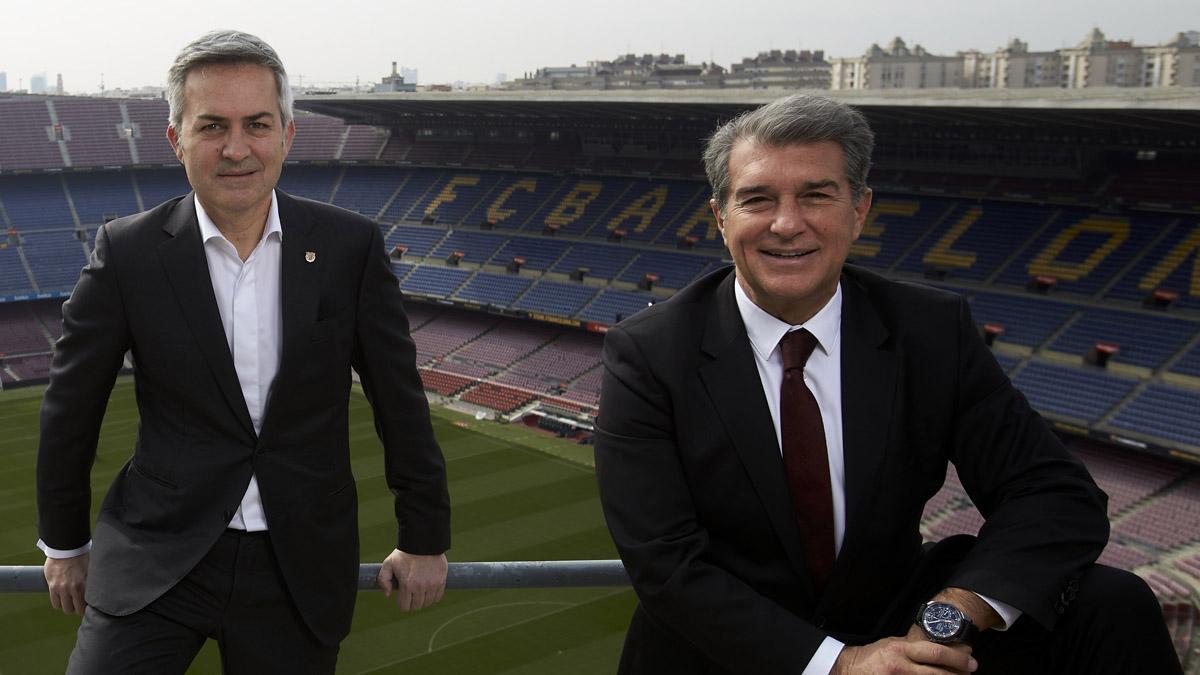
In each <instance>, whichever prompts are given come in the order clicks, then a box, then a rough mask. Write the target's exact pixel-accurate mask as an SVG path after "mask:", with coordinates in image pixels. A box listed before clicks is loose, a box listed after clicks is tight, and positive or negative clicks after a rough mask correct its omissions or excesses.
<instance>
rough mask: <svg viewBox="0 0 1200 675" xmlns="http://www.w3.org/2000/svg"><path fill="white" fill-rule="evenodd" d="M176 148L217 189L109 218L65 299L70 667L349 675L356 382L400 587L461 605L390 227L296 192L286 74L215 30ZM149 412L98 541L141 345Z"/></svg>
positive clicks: (193, 75) (59, 523)
mask: <svg viewBox="0 0 1200 675" xmlns="http://www.w3.org/2000/svg"><path fill="white" fill-rule="evenodd" d="M168 99H169V102H170V107H171V119H170V126H169V128H168V131H167V137H168V139H169V141H170V142H171V145H172V146H173V147H174V148H175V151H176V154H177V155H178V157H179V159H180V161H181V162H182V163H183V165H184V168H185V169H186V171H187V175H188V180H189V182H190V183H191V185H192V187H193V189H194V192H193V193H192V194H190V195H188V196H186V197H182V198H177V199H172V200H170V201H168V202H166V203H164V204H161V205H159V206H157V207H155V208H154V209H151V210H150V211H147V212H145V213H141V214H138V215H135V216H130V217H128V218H122V219H119V220H116V221H113V222H111V223H108V224H107V225H105V226H104V227H102V228H101V229H100V230H99V232H98V233H97V235H96V246H95V251H94V252H93V254H92V257H91V260H90V261H89V263H88V265H87V267H86V268H85V269H84V271H83V274H82V276H81V278H80V280H79V283H78V284H77V286H76V287H75V290H74V292H73V293H72V295H71V298H70V300H69V301H67V303H66V304H65V305H64V307H63V336H62V338H61V339H60V340H59V341H58V343H57V345H56V347H55V356H54V362H53V366H52V370H51V382H50V386H49V388H48V389H47V390H46V394H45V399H44V401H43V405H42V431H41V442H40V446H39V451H38V452H39V454H38V506H39V534H40V536H41V541H40V542H39V547H41V548H42V549H43V550H44V551H46V554H47V560H46V564H45V573H46V579H47V581H48V583H49V586H50V598H51V603H52V604H53V606H54V607H56V608H60V609H62V610H63V611H65V612H73V613H81V614H83V621H82V623H81V626H80V629H79V636H78V639H77V642H76V647H75V650H74V652H73V653H72V656H71V663H70V668H69V670H70V672H76V673H116V672H121V673H125V672H149V673H171V672H179V673H181V672H183V671H184V670H186V668H187V666H188V664H189V663H190V662H191V660H192V659H193V658H194V656H195V654H196V652H197V651H198V650H199V648H200V647H201V645H202V644H203V643H204V641H205V640H206V639H208V638H213V639H216V640H217V641H218V643H219V645H220V648H221V654H222V665H223V670H224V671H225V672H232V673H237V672H247V673H249V672H254V673H263V672H288V673H303V672H317V673H330V672H333V669H334V664H335V662H336V658H337V651H338V644H339V643H340V641H341V640H342V638H344V637H345V635H346V634H347V633H348V632H349V628H350V620H351V615H352V613H353V608H354V601H355V595H356V587H357V577H358V562H359V560H358V525H357V511H356V506H357V497H356V490H355V481H354V477H353V475H352V474H351V471H350V457H349V448H348V422H347V420H348V410H347V406H348V401H349V395H350V387H351V372H350V371H351V368H353V369H354V370H356V371H357V372H358V374H359V376H360V379H361V382H362V387H363V391H364V392H365V393H366V395H367V398H368V399H369V400H370V402H371V405H372V407H373V409H374V415H375V427H376V430H377V432H378V434H379V437H380V439H381V440H382V442H383V447H384V451H385V474H386V479H387V483H388V485H389V487H390V488H391V489H392V492H393V493H394V495H395V498H396V501H395V512H396V518H397V521H398V525H399V534H398V540H397V545H396V550H394V551H393V552H392V553H391V554H390V555H388V556H387V559H386V560H385V561H384V564H383V569H382V570H381V572H380V585H381V586H383V587H384V589H385V590H386V591H387V592H388V594H389V595H390V594H391V592H392V591H393V578H395V579H397V580H398V583H399V586H398V589H397V592H398V603H399V604H400V606H401V608H402V609H404V610H410V609H419V608H421V607H424V606H426V605H428V604H431V603H433V602H436V601H437V600H438V599H440V597H441V594H442V591H443V589H444V584H445V576H446V568H447V565H446V558H445V555H444V552H445V550H446V549H447V548H448V547H449V499H448V495H447V491H446V482H445V464H444V460H443V458H442V455H441V451H440V449H439V448H438V445H437V442H436V441H435V439H434V437H433V431H432V427H431V424H430V420H429V409H428V404H427V402H426V400H425V397H424V393H423V389H422V386H421V382H420V379H419V377H418V376H417V371H416V369H415V367H414V358H415V356H414V355H415V349H414V345H413V341H412V339H411V338H410V336H409V334H408V324H407V320H406V318H405V315H404V310H403V307H402V304H401V295H400V290H399V288H398V285H397V283H396V279H395V277H394V276H393V275H392V274H391V272H390V269H389V264H388V260H387V256H386V254H385V252H384V250H383V242H382V237H381V235H380V233H379V230H378V228H377V227H376V226H375V224H374V223H372V222H371V221H369V220H367V219H365V218H362V217H360V216H358V215H355V214H351V213H349V212H346V211H343V210H340V209H337V208H334V207H331V206H328V205H324V204H319V203H316V202H311V201H308V200H303V199H295V198H292V197H289V196H287V195H285V194H283V193H281V192H277V191H276V190H275V189H274V188H275V184H276V182H277V181H278V179H279V174H280V171H281V167H282V164H283V159H284V157H285V156H286V155H287V152H288V149H289V148H290V146H291V141H292V137H293V135H294V133H295V126H294V123H293V120H292V110H291V93H290V89H289V87H288V83H287V76H286V74H285V72H284V70H283V66H282V63H281V62H280V61H279V57H278V56H277V55H276V54H275V52H274V50H272V49H271V47H270V46H269V45H267V44H266V43H264V42H262V41H261V40H259V39H258V38H256V37H254V36H251V35H247V34H244V33H238V32H232V31H227V32H215V33H210V34H208V35H205V36H203V37H201V38H200V39H198V40H196V41H195V42H193V43H192V44H190V45H188V46H187V47H185V48H184V49H183V51H181V52H180V54H179V56H178V57H177V59H176V62H175V64H174V65H173V67H172V69H171V72H170V75H169V89H168ZM127 351H128V352H130V353H131V356H132V359H133V363H134V373H135V375H134V377H135V383H136V394H137V403H138V410H139V413H140V422H139V427H138V439H137V444H136V446H135V447H134V449H133V456H132V457H131V458H130V460H129V461H128V463H127V464H126V465H125V466H124V467H123V468H122V469H121V470H120V471H119V472H118V474H117V476H116V479H115V480H114V481H113V484H112V487H111V488H110V489H109V492H108V495H107V497H106V498H105V501H104V504H103V506H102V507H101V510H100V514H99V517H98V520H97V522H96V526H95V530H94V533H91V528H90V523H91V519H90V503H91V497H90V494H91V493H90V488H89V474H90V470H91V465H92V462H93V460H94V458H95V453H96V441H97V436H98V434H99V429H100V423H101V419H102V417H103V415H104V410H105V405H106V402H107V399H108V396H109V392H110V391H111V389H112V386H113V383H114V380H115V377H116V375H117V372H118V370H119V369H120V367H121V364H122V360H123V358H124V355H125V353H126V352H127Z"/></svg>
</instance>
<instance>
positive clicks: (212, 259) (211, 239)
mask: <svg viewBox="0 0 1200 675" xmlns="http://www.w3.org/2000/svg"><path fill="white" fill-rule="evenodd" d="M195 202H196V218H197V219H198V220H199V221H200V240H201V241H203V242H204V256H205V258H207V259H208V274H209V277H210V278H211V279H212V287H213V295H214V296H215V297H216V299H217V309H218V310H220V312H221V323H222V324H224V327H225V340H226V342H227V343H228V345H229V353H230V354H231V355H232V356H233V366H234V368H235V369H236V370H237V376H238V382H239V383H240V384H241V387H242V397H243V398H245V399H246V407H247V408H248V409H249V412H250V421H251V422H253V423H254V432H255V433H259V432H261V431H262V418H263V412H264V411H265V410H266V408H267V402H268V401H269V399H270V396H271V384H272V383H273V382H274V381H275V373H276V372H278V370H279V357H280V353H281V351H282V345H281V336H282V334H283V299H282V295H281V294H280V273H281V267H280V260H281V259H282V248H283V244H282V242H283V230H282V228H281V227H280V225H279V202H278V201H277V200H276V198H275V193H274V192H272V193H271V209H270V211H269V212H268V214H267V224H266V227H264V228H263V234H262V238H261V239H259V241H258V245H257V246H255V248H254V251H253V252H251V253H250V257H248V258H247V259H246V261H245V262H242V259H241V258H240V257H239V256H238V253H237V247H235V246H234V245H233V243H231V242H230V241H229V240H228V239H226V238H225V236H224V235H222V234H221V231H220V230H219V229H217V226H216V224H215V223H213V221H212V219H211V218H209V217H208V213H207V212H206V211H205V210H204V207H203V206H201V204H200V200H199V199H198V198H197V199H195ZM228 526H229V527H230V528H233V529H237V530H248V531H251V532H254V531H260V530H265V529H267V514H266V512H265V511H264V510H263V505H262V498H261V497H260V496H259V493H258V479H257V478H256V477H255V476H254V475H251V476H250V485H249V486H248V487H247V488H246V493H245V495H243V496H242V502H241V504H240V505H239V506H238V509H237V512H236V513H235V514H234V516H233V519H232V520H230V521H229V525H228ZM37 546H38V548H40V549H41V550H42V551H43V552H44V553H45V554H46V557H48V558H73V557H75V556H79V555H83V554H84V553H87V552H89V551H91V550H92V542H90V541H89V542H88V543H87V544H85V545H83V546H81V547H79V548H77V549H73V550H69V551H68V550H61V549H54V548H50V547H49V546H47V545H46V544H45V542H43V541H42V540H40V539H39V540H38V543H37Z"/></svg>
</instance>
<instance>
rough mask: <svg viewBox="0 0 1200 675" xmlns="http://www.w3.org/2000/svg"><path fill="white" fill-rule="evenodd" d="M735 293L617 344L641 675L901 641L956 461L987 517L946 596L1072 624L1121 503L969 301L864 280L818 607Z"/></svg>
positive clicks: (639, 326) (632, 667) (855, 296)
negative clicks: (839, 493)
mask: <svg viewBox="0 0 1200 675" xmlns="http://www.w3.org/2000/svg"><path fill="white" fill-rule="evenodd" d="M734 283H736V281H735V277H734V274H733V273H732V268H729V269H725V270H721V271H718V272H715V273H713V274H711V275H708V276H707V277H705V278H703V279H701V280H699V281H697V282H696V283H694V284H692V285H691V286H689V287H688V288H686V289H684V290H683V291H681V292H679V293H678V294H676V295H675V296H674V297H673V298H671V299H670V300H668V301H666V302H663V303H660V304H658V305H656V306H654V307H652V308H649V309H647V310H644V311H642V312H640V313H638V314H637V315H635V316H634V317H632V318H630V319H629V320H627V321H625V322H623V323H621V324H619V325H618V326H616V327H615V328H613V329H612V330H611V331H609V333H608V335H607V337H606V339H605V344H604V365H605V368H606V372H605V377H604V382H603V389H602V394H601V403H600V417H599V419H598V421H597V433H596V468H597V475H598V477H599V482H600V494H601V500H602V503H603V506H604V512H605V516H606V518H607V520H608V525H609V528H610V530H611V532H612V535H613V538H614V540H615V542H616V545H617V549H618V550H619V552H620V554H621V558H622V559H623V561H624V563H625V566H626V568H627V569H628V571H629V573H630V576H631V579H632V581H633V585H634V588H635V590H636V591H637V593H638V597H639V600H640V604H639V606H638V608H637V610H636V611H635V614H634V617H633V620H632V624H631V626H630V628H629V633H628V635H627V637H626V646H625V653H624V654H623V656H622V671H623V672H629V673H655V674H659V673H708V672H714V673H719V672H744V673H785V672H786V673H798V672H800V671H801V670H803V668H804V666H805V664H807V663H808V661H809V660H810V658H811V657H812V655H813V653H814V651H815V650H816V649H817V647H818V646H819V645H820V643H821V642H822V640H823V639H824V638H825V637H826V636H827V635H830V634H832V635H834V636H835V637H838V638H840V639H842V640H843V641H847V642H851V643H865V642H868V641H871V640H873V639H877V638H878V637H881V636H880V635H877V633H878V631H879V630H880V625H881V624H880V621H881V619H882V617H884V616H885V615H887V614H889V612H894V609H895V608H894V607H889V606H890V605H891V604H892V603H894V602H895V601H896V598H897V597H899V596H900V595H902V589H903V588H904V587H905V585H906V584H907V583H908V581H909V580H910V578H911V577H913V575H914V572H915V570H916V569H917V568H918V565H919V564H920V563H921V559H922V555H923V553H922V540H921V535H920V533H919V531H918V526H919V523H920V519H921V513H922V510H923V507H924V504H925V502H926V501H927V500H928V499H929V498H930V497H932V496H933V495H934V494H935V493H936V492H937V491H938V489H939V488H940V486H941V485H942V483H943V481H944V479H945V474H946V464H947V462H948V461H952V462H954V464H955V466H956V467H957V469H958V472H959V475H960V477H961V479H962V482H963V485H964V487H965V488H966V489H967V491H968V492H969V493H970V496H971V498H972V499H973V500H974V502H975V504H976V505H977V506H978V507H979V509H980V511H981V512H982V513H983V514H984V516H986V518H987V524H986V525H985V526H984V527H983V529H982V531H981V533H980V537H979V541H978V543H977V544H976V545H975V546H974V548H973V549H972V550H971V551H970V553H969V554H967V555H966V557H965V558H964V559H963V560H962V561H961V563H960V564H958V565H957V567H956V568H955V570H954V572H953V574H952V576H951V578H950V579H949V583H948V585H954V586H959V587H963V588H967V589H971V590H974V591H976V592H978V593H982V594H984V595H987V596H989V597H992V598H995V599H997V600H1000V601H1002V602H1006V603H1008V604H1011V605H1013V606H1015V607H1016V608H1018V609H1020V610H1022V611H1024V612H1025V613H1026V614H1028V615H1029V616H1030V617H1031V618H1032V619H1034V620H1036V621H1038V622H1040V623H1042V624H1043V625H1046V626H1052V625H1053V623H1054V620H1055V618H1056V613H1055V609H1054V603H1055V599H1056V598H1058V597H1059V595H1060V590H1061V584H1062V583H1064V581H1065V580H1066V579H1068V578H1069V577H1070V576H1071V575H1072V574H1074V573H1076V572H1077V571H1078V570H1079V569H1080V568H1081V567H1083V566H1084V565H1086V564H1087V563H1090V562H1092V561H1093V560H1094V559H1095V558H1096V556H1097V555H1098V554H1099V553H1100V550H1101V549H1102V548H1103V546H1104V542H1105V541H1106V539H1107V534H1108V521H1107V518H1106V516H1105V497H1104V495H1103V493H1102V492H1100V491H1099V489H1098V488H1096V486H1095V484H1094V483H1093V482H1092V480H1091V478H1090V477H1089V476H1088V474H1087V472H1086V470H1085V469H1084V468H1083V467H1082V465H1081V464H1080V463H1079V462H1077V461H1076V460H1074V459H1073V458H1071V457H1070V456H1069V455H1068V453H1067V452H1066V451H1065V450H1064V449H1063V447H1062V446H1061V444H1060V443H1059V442H1058V440H1057V439H1056V438H1055V436H1054V435H1053V434H1052V433H1051V432H1050V431H1049V429H1048V427H1047V426H1046V425H1045V423H1044V422H1043V421H1042V420H1041V418H1040V417H1039V416H1038V415H1037V414H1036V413H1034V412H1033V411H1032V410H1031V409H1030V408H1029V406H1028V404H1027V403H1026V401H1025V399H1024V397H1022V396H1021V394H1020V393H1019V392H1017V391H1016V390H1015V389H1014V388H1013V387H1012V386H1011V384H1010V383H1009V381H1008V379H1007V377H1006V376H1005V375H1004V373H1003V371H1002V370H1001V369H1000V368H999V367H998V365H997V364H996V362H995V359H994V358H993V357H992V356H991V354H990V352H989V351H988V349H987V348H986V346H985V345H984V344H983V342H982V340H981V339H980V337H979V334H978V332H977V330H976V328H975V326H974V325H973V323H972V321H971V318H970V314H969V311H968V308H967V305H966V302H965V301H964V300H962V299H961V298H959V297H958V296H955V295H953V294H950V293H946V292H942V291H937V290H934V289H930V288H926V287H922V286H916V285H910V284H903V283H897V282H893V281H888V280H885V279H883V278H882V277H879V276H877V275H875V274H873V273H870V272H867V271H865V270H862V269H857V268H854V267H853V266H846V268H845V271H844V274H843V277H842V289H843V308H842V329H841V340H842V344H841V349H842V357H841V367H842V407H843V413H842V414H843V452H844V457H845V467H846V477H845V494H846V510H847V516H846V532H845V538H844V542H843V546H842V550H841V552H840V554H839V556H838V558H837V562H836V564H835V567H834V569H833V572H832V577H831V579H830V582H829V585H828V586H827V588H826V590H825V592H824V593H823V594H821V595H819V596H818V595H817V594H816V593H814V590H813V586H812V584H811V582H810V580H809V578H808V576H807V573H806V568H805V563H804V560H805V558H804V555H803V545H802V543H801V540H800V535H799V532H798V529H797V525H796V520H795V516H794V512H793V507H792V502H791V500H790V498H789V494H788V484H787V481H786V477H785V474H784V470H783V463H782V459H781V457H780V451H779V444H778V441H777V439H776V436H775V432H774V426H773V424H772V421H771V418H770V414H769V412H768V409H767V405H766V400H765V398H764V396H763V391H762V384H761V383H760V380H759V377H758V371H757V369H756V367H755V363H754V358H753V354H752V351H751V346H750V342H749V338H748V337H747V335H746V330H745V327H744V325H743V323H742V319H741V315H740V314H739V312H738V309H737V305H736V300H735V299H734V294H733V284H734ZM907 609H915V606H914V607H912V608H905V610H906V611H907Z"/></svg>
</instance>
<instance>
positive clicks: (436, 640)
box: [0, 378, 634, 675]
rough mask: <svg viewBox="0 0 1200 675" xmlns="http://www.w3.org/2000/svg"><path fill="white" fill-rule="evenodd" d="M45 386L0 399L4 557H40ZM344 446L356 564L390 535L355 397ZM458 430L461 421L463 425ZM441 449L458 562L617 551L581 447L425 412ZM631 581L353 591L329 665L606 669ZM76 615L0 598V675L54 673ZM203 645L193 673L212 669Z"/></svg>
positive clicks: (99, 492)
mask: <svg viewBox="0 0 1200 675" xmlns="http://www.w3.org/2000/svg"><path fill="white" fill-rule="evenodd" d="M41 393H42V390H41V388H32V389H25V390H16V391H9V392H3V393H0V430H2V431H0V522H2V523H4V526H3V527H2V528H0V565H40V564H41V562H42V558H41V555H40V553H39V552H38V551H37V550H36V549H35V548H34V543H35V542H36V541H37V532H36V527H35V522H36V520H35V519H36V515H35V505H34V464H35V461H36V447H37V432H38V406H39V404H40V401H41ZM350 423H351V426H350V434H351V444H350V448H351V453H352V455H353V461H354V474H355V476H356V477H357V479H358V490H359V527H360V530H361V540H362V556H363V562H379V561H380V560H382V559H383V557H384V555H385V554H386V553H387V552H388V551H389V550H390V547H391V546H392V543H391V542H394V541H395V523H394V522H393V520H392V515H391V495H390V494H389V493H388V491H387V487H386V486H385V485H384V482H383V477H382V473H383V458H382V456H381V455H382V450H381V448H380V445H379V441H378V440H377V439H376V438H375V432H374V427H373V426H372V422H371V411H370V407H369V406H368V404H367V402H366V400H365V398H363V396H362V394H361V392H358V391H356V392H355V394H354V395H353V396H352V398H351V418H350ZM464 425H465V426H464ZM434 426H435V428H436V430H437V436H438V440H439V441H440V442H441V445H442V449H443V451H444V452H445V454H446V460H447V466H448V472H449V477H450V497H451V499H452V501H453V504H454V511H453V528H454V529H453V549H452V550H451V551H450V553H449V554H448V557H449V558H450V560H451V562H454V561H486V560H567V559H585V558H591V559H608V558H615V557H616V552H615V551H614V550H613V546H612V542H611V541H610V540H609V538H608V533H607V531H606V530H605V528H604V520H603V517H602V516H601V513H600V506H599V503H598V501H597V496H596V484H595V477H594V475H593V470H592V467H591V451H590V448H586V447H582V446H576V445H574V444H571V443H568V442H565V441H561V440H558V439H555V438H552V437H549V436H545V435H542V434H538V433H534V432H531V431H528V430H525V429H521V428H514V427H511V426H501V425H499V424H496V423H493V422H476V421H475V420H474V419H472V418H470V417H468V416H466V415H461V414H458V413H455V412H451V411H444V410H437V411H435V412H434ZM136 430H137V410H136V407H135V405H134V402H133V383H132V381H131V380H129V379H128V378H123V379H122V380H121V381H120V382H118V384H117V387H116V389H115V391H114V392H113V397H112V400H111V401H110V403H109V406H108V414H107V416H106V417H105V420H104V428H103V430H102V432H101V440H100V450H99V453H98V456H97V458H96V466H95V468H94V469H93V471H92V485H93V486H94V487H93V491H94V502H95V506H93V513H95V510H96V508H97V507H98V505H99V502H100V499H101V498H102V497H103V495H104V493H105V492H106V491H107V489H108V484H109V483H110V482H111V480H112V477H113V475H114V473H115V472H116V471H117V470H118V469H120V467H121V466H122V465H123V464H124V463H125V461H126V459H127V458H128V456H129V453H130V451H131V448H132V447H133V437H134V434H135V433H136ZM633 604H634V596H633V592H632V591H630V590H628V589H616V588H601V589H547V590H529V591H526V590H505V591H449V592H447V593H446V597H445V599H444V600H443V601H442V602H441V603H440V604H438V605H435V606H434V607H432V608H429V609H426V610H423V611H421V612H418V613H416V614H412V615H404V614H401V613H400V612H399V611H398V610H397V609H396V608H395V607H394V606H393V605H392V604H390V603H389V602H388V601H387V600H386V599H385V598H384V597H383V595H382V593H377V592H362V593H359V595H358V606H357V609H356V611H355V615H354V626H353V629H352V632H351V633H350V637H348V638H347V639H346V641H345V642H344V643H342V651H341V656H340V658H339V663H338V672H339V673H347V674H358V673H393V672H395V673H401V672H403V673H454V674H455V675H471V674H473V673H506V674H511V675H517V674H520V675H534V674H538V673H546V674H551V673H553V674H555V675H557V674H560V673H571V674H572V675H574V674H580V675H586V674H589V673H597V674H600V673H604V674H608V673H612V672H614V670H615V669H616V662H617V656H618V654H619V653H620V646H621V640H622V638H623V635H624V631H625V627H626V626H627V625H628V621H629V617H630V614H631V612H632V610H633ZM78 625H79V620H78V618H76V617H68V616H64V615H62V614H61V613H58V612H55V611H53V610H51V609H50V607H49V600H48V599H47V598H45V597H44V596H42V595H40V594H38V595H30V594H0V675H12V674H21V675H25V674H36V673H62V672H63V670H64V668H65V666H66V661H67V656H68V654H69V653H70V649H71V645H72V644H74V640H75V629H76V628H77V627H78ZM217 663H218V661H217V652H216V649H215V645H213V644H212V643H211V642H210V643H209V645H208V646H206V647H205V649H204V650H203V651H202V652H201V654H200V656H199V657H198V658H197V660H196V662H195V663H194V665H193V667H192V669H191V671H190V672H192V673H216V672H218V671H219V668H218V665H217Z"/></svg>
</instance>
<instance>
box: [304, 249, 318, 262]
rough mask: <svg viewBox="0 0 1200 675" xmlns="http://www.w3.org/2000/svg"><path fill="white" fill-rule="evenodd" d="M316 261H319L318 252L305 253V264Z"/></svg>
mask: <svg viewBox="0 0 1200 675" xmlns="http://www.w3.org/2000/svg"><path fill="white" fill-rule="evenodd" d="M316 261H317V252H316V251H305V252H304V262H316Z"/></svg>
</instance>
